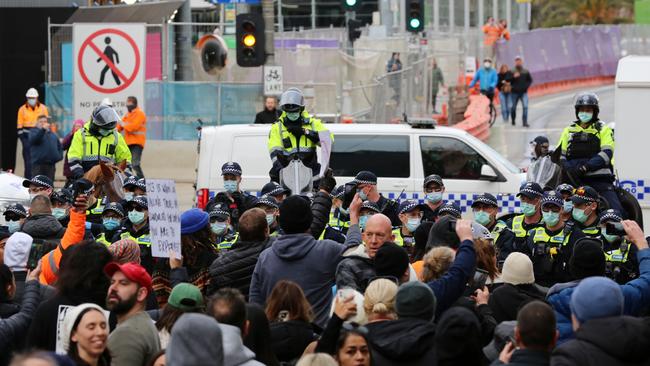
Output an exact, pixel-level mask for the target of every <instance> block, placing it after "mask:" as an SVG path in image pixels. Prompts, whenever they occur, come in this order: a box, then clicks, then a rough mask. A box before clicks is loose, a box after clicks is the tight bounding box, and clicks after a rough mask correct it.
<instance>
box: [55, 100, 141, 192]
mask: <svg viewBox="0 0 650 366" xmlns="http://www.w3.org/2000/svg"><path fill="white" fill-rule="evenodd" d="M119 121H120V117H119V116H118V115H117V112H115V110H114V109H113V108H111V107H109V106H105V105H100V106H99V107H97V108H95V110H94V111H93V114H92V116H91V118H90V122H87V123H86V124H85V125H84V127H83V128H80V129H79V130H78V131H77V132H75V134H74V136H73V137H72V143H71V144H70V148H69V149H68V162H69V164H70V170H71V171H72V176H73V178H75V179H78V178H81V177H82V176H83V175H84V173H85V172H87V171H88V170H89V169H90V168H92V167H94V166H95V165H97V164H99V162H100V161H103V162H108V163H113V164H121V163H122V162H126V163H127V166H129V167H130V165H131V152H130V151H129V147H128V146H127V145H126V142H125V141H124V137H123V136H122V135H121V134H119V133H117V131H116V130H115V126H116V125H117V123H118V122H119Z"/></svg>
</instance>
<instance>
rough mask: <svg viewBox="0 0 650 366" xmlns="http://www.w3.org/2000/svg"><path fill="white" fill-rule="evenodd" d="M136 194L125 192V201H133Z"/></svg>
mask: <svg viewBox="0 0 650 366" xmlns="http://www.w3.org/2000/svg"><path fill="white" fill-rule="evenodd" d="M133 196H134V193H133V192H124V199H125V200H127V201H130V200H132V199H133Z"/></svg>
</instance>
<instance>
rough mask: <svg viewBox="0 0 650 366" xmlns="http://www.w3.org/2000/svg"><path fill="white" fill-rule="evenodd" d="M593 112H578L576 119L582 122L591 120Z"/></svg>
mask: <svg viewBox="0 0 650 366" xmlns="http://www.w3.org/2000/svg"><path fill="white" fill-rule="evenodd" d="M593 116H594V114H593V113H591V112H578V119H579V120H580V122H582V123H587V122H590V121H591V118H593Z"/></svg>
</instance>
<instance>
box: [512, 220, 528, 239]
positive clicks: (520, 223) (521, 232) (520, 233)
mask: <svg viewBox="0 0 650 366" xmlns="http://www.w3.org/2000/svg"><path fill="white" fill-rule="evenodd" d="M512 232H513V233H515V236H516V237H518V238H524V237H526V234H527V233H526V229H524V215H519V216H515V217H514V218H513V219H512Z"/></svg>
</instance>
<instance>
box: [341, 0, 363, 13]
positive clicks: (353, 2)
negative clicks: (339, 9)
mask: <svg viewBox="0 0 650 366" xmlns="http://www.w3.org/2000/svg"><path fill="white" fill-rule="evenodd" d="M360 6H361V0H343V9H345V11H355V10H357V9H359V7H360Z"/></svg>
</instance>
